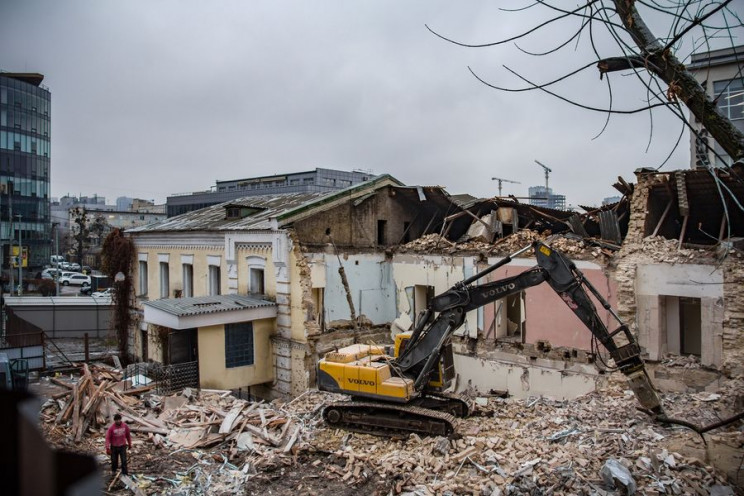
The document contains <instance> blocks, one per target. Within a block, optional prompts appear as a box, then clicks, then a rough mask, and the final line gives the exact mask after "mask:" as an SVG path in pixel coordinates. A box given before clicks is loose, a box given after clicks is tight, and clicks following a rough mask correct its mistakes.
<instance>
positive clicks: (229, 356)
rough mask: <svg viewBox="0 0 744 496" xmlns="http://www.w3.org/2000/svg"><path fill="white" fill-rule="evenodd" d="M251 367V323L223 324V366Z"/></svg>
mask: <svg viewBox="0 0 744 496" xmlns="http://www.w3.org/2000/svg"><path fill="white" fill-rule="evenodd" d="M244 365H253V322H240V323H238V324H225V366H226V367H227V368H232V367H242V366H244Z"/></svg>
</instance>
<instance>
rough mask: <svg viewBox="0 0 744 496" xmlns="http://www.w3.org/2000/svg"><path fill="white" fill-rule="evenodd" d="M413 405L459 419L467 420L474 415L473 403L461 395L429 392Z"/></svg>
mask: <svg viewBox="0 0 744 496" xmlns="http://www.w3.org/2000/svg"><path fill="white" fill-rule="evenodd" d="M413 404H414V405H415V406H419V407H422V408H426V409H428V410H436V411H439V412H447V413H449V414H450V415H452V416H454V417H457V418H467V417H469V416H470V414H471V413H473V402H472V401H468V400H467V399H466V398H465V397H463V396H460V395H459V394H452V393H442V392H430V391H427V392H426V393H425V394H424V396H422V397H420V398H418V399H417V400H414V402H413Z"/></svg>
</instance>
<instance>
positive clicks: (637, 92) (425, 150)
mask: <svg viewBox="0 0 744 496" xmlns="http://www.w3.org/2000/svg"><path fill="white" fill-rule="evenodd" d="M737 1H739V2H740V1H741V0H737ZM497 4H498V5H499V6H502V7H504V6H506V5H507V3H506V2H493V1H471V2H445V1H438V0H426V1H424V0H421V1H399V0H396V1H393V0H390V1H354V2H344V1H340V0H338V1H312V2H311V1H307V0H305V1H284V0H271V1H247V0H218V1H209V2H208V1H195V0H177V1H176V0H148V1H144V0H128V1H113V0H112V1H100V0H65V1H60V0H47V1H41V0H3V1H2V2H0V68H2V69H3V70H5V71H15V72H23V71H27V72H40V73H42V74H44V75H45V80H44V84H45V85H47V86H48V87H49V88H50V90H51V92H52V154H51V157H52V158H51V161H52V176H51V177H52V179H51V181H52V194H53V196H57V197H58V196H62V195H65V194H71V195H78V194H83V195H92V194H94V193H98V194H100V195H103V196H105V197H106V198H107V201H108V203H113V202H114V200H115V198H116V197H117V196H132V197H139V198H145V199H153V200H155V201H157V202H164V201H165V198H166V196H168V195H171V194H175V193H185V192H191V191H200V190H205V189H209V188H210V187H211V186H213V185H214V182H215V180H227V179H237V178H243V177H250V176H257V175H269V174H275V173H284V172H293V171H303V170H309V169H314V168H315V167H328V168H337V169H344V170H352V169H364V170H371V171H373V172H374V173H377V174H381V173H389V174H392V175H393V176H395V177H397V178H398V179H400V180H401V181H403V182H404V183H406V184H424V185H441V186H445V187H446V188H447V190H448V191H449V192H450V193H453V194H455V193H470V194H473V195H476V196H482V197H486V196H493V195H495V194H497V185H496V183H495V181H492V180H491V177H493V176H498V177H502V178H506V179H511V180H514V181H520V182H521V184H519V185H517V184H504V193H505V194H506V193H511V194H515V195H518V196H524V195H526V193H527V187H528V186H531V185H540V184H543V183H544V176H543V170H542V169H541V168H540V167H539V166H538V165H537V164H535V163H534V160H535V159H537V160H539V161H541V162H543V163H544V164H546V165H548V166H549V167H551V168H552V169H553V173H552V174H551V176H550V185H551V187H553V188H554V189H555V190H556V192H558V193H563V194H565V195H566V196H567V201H568V203H570V204H573V205H578V204H596V203H598V202H600V201H601V199H602V198H603V197H606V196H611V195H613V194H615V190H614V189H613V188H612V187H611V184H612V183H613V182H615V181H616V178H617V176H618V175H621V176H623V177H624V178H625V179H626V180H629V181H633V180H634V176H633V173H632V172H633V170H635V169H636V168H638V167H658V166H659V165H660V164H661V162H662V161H663V160H664V158H665V157H666V156H667V155H668V154H669V153H670V151H671V150H672V148H673V146H674V142H675V141H676V139H677V136H678V135H679V133H680V123H679V122H678V121H677V120H676V119H674V118H672V117H671V116H670V115H668V112H657V113H656V115H655V117H654V121H653V138H654V139H653V141H652V142H651V146H650V148H649V149H648V150H647V149H646V148H647V144H648V137H649V132H650V131H649V129H650V121H649V118H648V115H647V114H641V115H635V116H632V117H623V116H615V117H613V118H612V120H611V121H610V124H609V127H608V128H607V130H606V131H605V132H604V134H603V135H602V136H600V137H598V138H596V139H592V138H593V137H594V136H595V135H596V134H597V133H598V132H599V131H600V130H601V129H602V126H603V124H604V119H605V116H604V115H601V114H595V113H589V112H586V111H583V110H579V109H576V108H573V107H571V106H569V105H568V104H565V103H562V102H560V101H557V100H556V99H554V98H552V97H550V96H547V95H544V94H538V93H537V92H526V93H504V92H499V91H496V90H493V89H490V88H487V87H486V86H484V85H483V84H481V83H479V82H478V81H477V80H476V79H475V78H474V77H473V76H472V75H471V74H470V73H469V72H468V69H467V67H468V66H471V67H472V68H473V69H474V70H475V71H477V72H478V73H479V74H480V75H482V76H483V77H485V78H487V79H488V80H489V81H493V82H494V83H497V84H502V85H508V86H522V84H521V83H520V82H519V81H518V80H517V79H516V78H514V77H513V76H510V74H509V73H508V72H506V71H505V70H504V69H503V67H502V65H508V66H510V67H512V68H514V69H516V70H518V71H520V72H521V73H523V74H524V75H525V76H527V77H530V78H534V79H535V80H540V79H541V78H542V79H543V80H544V79H546V78H551V77H552V76H553V75H557V74H559V73H560V72H561V71H565V70H566V69H574V68H578V67H579V66H581V65H584V64H585V63H587V62H589V61H590V60H591V58H587V57H586V55H587V52H586V49H585V48H580V49H579V50H578V51H575V50H574V45H570V47H569V48H567V49H564V50H563V51H562V52H561V53H559V54H558V56H557V57H551V58H548V57H541V58H535V57H527V56H525V55H524V54H521V53H520V52H519V51H518V50H517V49H515V48H514V47H513V45H509V46H502V47H495V48H481V49H474V48H463V47H458V46H455V45H452V44H449V43H447V42H445V41H442V40H441V39H438V38H436V37H435V36H434V35H432V34H431V33H430V32H429V31H427V29H426V28H425V24H428V25H429V26H431V27H432V28H433V29H435V30H437V31H439V32H441V33H442V34H444V35H446V36H449V37H453V38H456V39H458V40H461V41H464V42H472V43H482V42H489V41H495V40H497V39H499V38H503V37H505V36H509V35H510V34H514V33H516V32H518V31H519V30H520V29H523V28H524V27H525V26H526V25H527V24H528V23H529V24H534V23H535V22H536V21H537V20H539V18H538V17H537V16H536V15H535V14H533V13H531V14H528V15H525V14H517V13H509V12H504V11H501V10H499V9H498V8H497V7H496V5H497ZM575 24H576V23H575V21H574V22H571V23H570V24H567V25H564V26H558V27H556V28H555V29H551V30H549V31H544V32H542V33H541V34H540V37H539V38H538V37H535V38H534V39H531V40H526V41H525V42H523V43H521V46H522V47H523V48H526V49H530V50H540V49H547V48H549V47H551V46H552V45H554V44H556V43H557V42H559V41H562V40H564V39H565V38H566V37H567V36H568V35H567V33H568V30H569V29H570V28H572V27H573V26H575ZM564 52H565V53H564ZM608 55H619V53H608ZM632 79H633V78H632V77H622V76H620V75H617V74H615V75H613V80H615V81H616V82H617V83H618V85H617V86H616V88H615V94H614V97H615V104H616V106H617V107H620V108H634V107H638V106H640V105H642V104H643V99H644V98H645V93H644V92H643V89H642V88H641V87H640V86H639V85H638V84H636V83H635V81H632ZM559 89H560V90H561V91H562V92H563V93H565V94H569V95H572V96H573V97H578V96H580V97H582V98H584V99H585V100H584V101H585V102H586V103H589V104H595V105H602V104H606V102H607V93H606V87H605V85H604V82H601V81H599V78H598V75H597V73H596V71H595V70H590V71H588V72H587V73H586V75H585V76H583V77H581V78H579V79H576V80H572V81H570V82H567V83H566V84H564V85H562V86H560V87H559ZM687 140H688V138H687V137H685V138H684V140H683V145H682V146H681V147H680V149H679V150H678V151H677V152H676V153H675V154H674V157H673V160H672V162H671V163H670V164H669V165H667V166H665V168H666V169H670V168H671V169H676V168H684V167H687V166H688V164H689V146H688V145H687Z"/></svg>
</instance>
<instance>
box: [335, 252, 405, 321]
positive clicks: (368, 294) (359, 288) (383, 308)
mask: <svg viewBox="0 0 744 496" xmlns="http://www.w3.org/2000/svg"><path fill="white" fill-rule="evenodd" d="M341 263H342V264H343V267H344V272H345V274H346V279H347V281H348V283H349V291H350V292H351V296H352V301H353V302H354V311H355V312H356V315H357V316H360V315H364V316H366V317H367V318H368V319H369V320H370V321H371V322H372V323H373V324H375V325H379V324H387V323H389V322H392V321H393V320H394V319H395V317H396V314H395V299H394V298H395V281H394V280H393V275H392V270H391V267H390V263H388V262H387V261H386V260H385V258H384V256H383V255H377V254H357V255H347V256H345V257H344V258H342V260H341ZM325 267H326V272H325V291H324V294H323V302H324V310H325V319H326V322H332V321H334V320H349V319H350V318H351V311H350V309H349V303H348V301H347V299H346V290H345V289H344V286H343V284H342V283H341V276H340V275H339V273H338V269H339V262H338V258H336V257H335V256H332V255H328V256H326V259H325Z"/></svg>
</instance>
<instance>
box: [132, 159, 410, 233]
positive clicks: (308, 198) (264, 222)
mask: <svg viewBox="0 0 744 496" xmlns="http://www.w3.org/2000/svg"><path fill="white" fill-rule="evenodd" d="M389 185H393V186H402V185H403V183H401V182H400V181H398V180H397V179H395V178H394V177H392V176H390V175H388V174H384V175H381V176H377V177H375V178H373V179H370V180H369V181H365V182H363V183H359V184H356V185H353V186H350V187H348V188H345V189H342V190H339V191H333V192H330V193H328V192H323V193H287V194H278V195H264V196H246V197H243V198H238V199H234V200H230V201H228V202H224V203H220V204H217V205H212V206H209V207H206V208H202V209H200V210H194V211H193V212H187V213H185V214H181V215H177V216H175V217H169V218H167V219H164V220H162V221H159V222H153V223H151V224H147V225H144V226H139V227H134V228H131V229H127V233H135V234H136V233H147V232H163V231H245V230H266V229H272V220H276V221H277V222H278V225H280V226H282V225H287V224H290V223H291V222H294V221H296V220H298V219H299V218H302V217H305V216H307V215H311V214H315V213H317V212H321V211H324V210H328V209H330V208H333V207H334V206H336V205H338V204H340V203H344V202H347V201H349V200H350V199H354V198H357V197H359V196H362V195H364V194H367V193H369V192H370V191H374V190H377V189H379V188H381V187H384V186H389ZM227 207H244V208H247V209H255V212H252V213H250V214H249V215H246V216H245V217H242V218H227V216H226V208H227Z"/></svg>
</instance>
